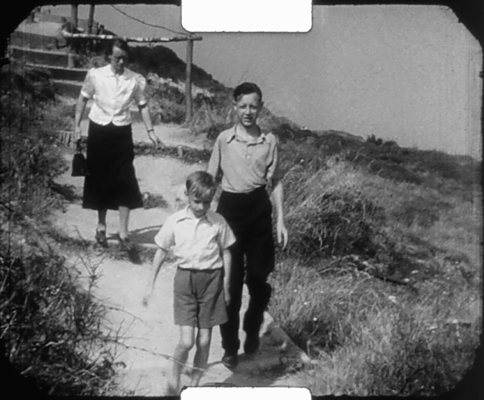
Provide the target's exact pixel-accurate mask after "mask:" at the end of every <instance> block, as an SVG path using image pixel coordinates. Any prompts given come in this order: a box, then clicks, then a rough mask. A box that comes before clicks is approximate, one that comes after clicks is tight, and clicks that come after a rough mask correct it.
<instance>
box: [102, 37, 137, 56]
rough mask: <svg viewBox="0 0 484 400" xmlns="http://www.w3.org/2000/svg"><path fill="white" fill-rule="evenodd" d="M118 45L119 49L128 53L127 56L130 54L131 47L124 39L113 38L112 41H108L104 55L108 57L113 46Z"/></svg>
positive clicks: (111, 52)
mask: <svg viewBox="0 0 484 400" xmlns="http://www.w3.org/2000/svg"><path fill="white" fill-rule="evenodd" d="M115 47H118V48H119V49H121V50H123V51H125V52H126V54H127V55H128V58H129V57H130V56H131V49H130V48H129V46H128V42H126V40H124V39H121V38H117V39H113V41H111V42H108V46H107V47H106V52H105V54H106V57H109V56H110V55H112V54H113V48H115Z"/></svg>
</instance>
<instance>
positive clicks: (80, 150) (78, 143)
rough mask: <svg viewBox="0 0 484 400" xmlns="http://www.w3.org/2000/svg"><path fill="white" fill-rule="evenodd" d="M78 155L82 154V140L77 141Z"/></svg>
mask: <svg viewBox="0 0 484 400" xmlns="http://www.w3.org/2000/svg"><path fill="white" fill-rule="evenodd" d="M76 153H82V147H81V139H77V142H76Z"/></svg>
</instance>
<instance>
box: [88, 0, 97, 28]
mask: <svg viewBox="0 0 484 400" xmlns="http://www.w3.org/2000/svg"><path fill="white" fill-rule="evenodd" d="M95 7H96V5H95V4H94V3H93V4H90V5H89V17H88V19H87V33H88V34H91V33H92V27H93V25H94V8H95Z"/></svg>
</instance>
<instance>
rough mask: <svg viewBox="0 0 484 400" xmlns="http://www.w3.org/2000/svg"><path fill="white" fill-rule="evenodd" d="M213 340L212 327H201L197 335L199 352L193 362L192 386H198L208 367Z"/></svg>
mask: <svg viewBox="0 0 484 400" xmlns="http://www.w3.org/2000/svg"><path fill="white" fill-rule="evenodd" d="M211 340H212V328H208V329H199V330H198V335H197V352H196V353H195V359H194V362H193V366H194V368H193V374H192V381H191V382H190V386H198V384H199V383H200V379H201V378H202V375H203V372H204V371H205V369H206V368H207V363H208V355H209V353H210V342H211Z"/></svg>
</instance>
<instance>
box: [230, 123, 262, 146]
mask: <svg viewBox="0 0 484 400" xmlns="http://www.w3.org/2000/svg"><path fill="white" fill-rule="evenodd" d="M236 127H237V125H234V126H233V127H232V128H230V134H229V135H228V136H227V143H230V142H231V141H232V140H234V139H235V138H236V137H237V132H236ZM259 129H260V128H259ZM266 137H267V133H264V132H261V134H260V136H259V137H258V138H257V140H256V141H255V142H254V143H262V142H265V141H266V140H267V138H266ZM242 141H244V140H242Z"/></svg>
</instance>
